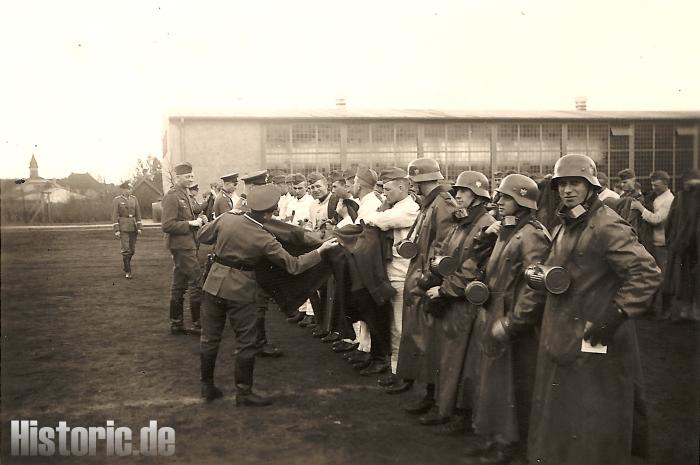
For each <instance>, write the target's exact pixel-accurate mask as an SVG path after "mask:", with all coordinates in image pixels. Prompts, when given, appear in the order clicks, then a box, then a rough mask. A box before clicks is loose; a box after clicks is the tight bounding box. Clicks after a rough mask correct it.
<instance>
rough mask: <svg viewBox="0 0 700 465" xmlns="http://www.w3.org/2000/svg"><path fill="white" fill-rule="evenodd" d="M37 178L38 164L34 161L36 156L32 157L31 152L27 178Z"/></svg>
mask: <svg viewBox="0 0 700 465" xmlns="http://www.w3.org/2000/svg"><path fill="white" fill-rule="evenodd" d="M38 178H39V164H38V163H37V162H36V158H34V154H32V160H31V161H30V162H29V179H38Z"/></svg>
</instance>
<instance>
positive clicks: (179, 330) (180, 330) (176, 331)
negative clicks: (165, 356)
mask: <svg viewBox="0 0 700 465" xmlns="http://www.w3.org/2000/svg"><path fill="white" fill-rule="evenodd" d="M170 334H173V335H175V336H181V335H184V334H188V333H187V330H186V329H185V327H184V326H182V325H176V326H171V327H170Z"/></svg>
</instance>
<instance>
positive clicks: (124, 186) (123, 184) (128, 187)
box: [119, 181, 131, 189]
mask: <svg viewBox="0 0 700 465" xmlns="http://www.w3.org/2000/svg"><path fill="white" fill-rule="evenodd" d="M119 188H120V189H131V184H130V183H129V181H124V182H123V183H121V184H119Z"/></svg>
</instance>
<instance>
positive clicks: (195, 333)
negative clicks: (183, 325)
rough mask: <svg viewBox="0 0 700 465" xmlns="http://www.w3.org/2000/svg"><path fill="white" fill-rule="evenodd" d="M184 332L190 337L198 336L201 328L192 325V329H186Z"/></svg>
mask: <svg viewBox="0 0 700 465" xmlns="http://www.w3.org/2000/svg"><path fill="white" fill-rule="evenodd" d="M186 331H187V334H189V335H191V336H200V335H201V334H202V327H201V326H195V325H192V327H191V328H189V329H187V330H186Z"/></svg>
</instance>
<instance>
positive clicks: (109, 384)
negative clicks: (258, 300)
mask: <svg viewBox="0 0 700 465" xmlns="http://www.w3.org/2000/svg"><path fill="white" fill-rule="evenodd" d="M120 267H121V257H120V255H119V244H118V241H116V240H115V239H114V238H113V236H112V234H111V232H110V231H108V230H62V231H45V230H34V231H3V234H2V463H3V464H13V463H23V464H35V463H80V464H82V463H121V464H130V463H182V464H201V465H206V464H258V463H260V464H262V463H264V464H272V465H277V464H279V465H294V464H307V465H315V464H353V465H361V464H367V465H380V464H407V465H413V464H415V465H418V464H426V465H428V464H445V465H452V464H469V463H478V462H474V460H473V459H471V460H472V462H470V461H469V459H467V458H466V457H464V455H463V454H462V453H461V452H462V448H463V447H464V445H465V444H467V442H468V439H464V438H444V437H440V436H438V435H435V434H433V433H431V432H430V429H429V428H427V427H423V426H420V425H418V424H417V422H416V421H415V419H414V418H412V417H409V416H408V415H406V414H404V413H403V412H402V410H401V405H402V404H403V403H405V402H407V401H408V400H411V399H412V398H413V396H417V395H418V393H415V392H414V393H412V394H410V393H409V394H403V395H400V396H387V395H385V394H383V393H382V392H381V391H380V390H379V388H378V387H377V384H376V379H374V378H364V377H361V376H358V375H357V374H356V373H355V372H354V371H353V370H352V368H350V367H349V366H348V365H347V364H345V363H344V362H343V361H342V360H340V359H339V357H338V356H337V355H336V354H333V353H332V352H331V351H330V350H328V346H326V345H324V344H322V343H320V342H319V341H318V340H317V339H313V338H312V337H311V336H310V335H309V334H308V332H307V331H305V330H302V329H300V328H297V327H296V326H292V325H289V324H287V323H286V322H285V321H284V317H283V315H282V314H281V313H279V312H277V311H271V312H269V313H268V320H269V322H268V327H269V329H268V332H269V333H270V336H271V339H272V341H273V342H275V343H276V344H277V345H278V346H279V347H280V348H282V349H283V350H284V351H285V356H284V357H282V358H280V359H258V362H257V366H256V387H257V389H258V390H259V391H261V393H264V394H269V395H273V396H275V398H276V403H275V405H274V406H273V407H269V408H266V409H251V408H236V407H235V405H234V402H233V397H232V393H233V390H232V387H233V354H232V351H233V333H232V332H231V331H230V330H227V333H226V334H225V339H224V344H223V347H222V350H221V352H220V356H219V363H218V365H217V384H218V385H219V386H220V387H221V388H222V389H223V390H224V391H225V394H226V397H225V398H224V399H223V400H221V401H216V402H214V403H211V404H203V403H201V402H200V400H199V398H198V395H199V378H198V377H199V356H198V339H197V338H195V337H192V336H171V335H170V334H169V332H168V317H167V314H168V311H167V307H168V299H169V285H170V276H171V261H170V256H169V254H168V252H167V250H166V249H165V248H164V244H163V238H162V233H161V232H160V231H159V230H158V229H147V230H146V231H145V232H144V234H143V236H142V237H141V238H140V239H139V241H138V244H137V255H136V257H135V258H134V261H133V268H134V276H135V279H133V280H130V281H128V280H125V279H124V278H123V276H122V273H121V269H120ZM638 331H639V335H640V344H641V350H642V364H643V367H644V370H645V376H646V381H647V396H648V401H649V409H650V412H649V415H650V421H651V441H652V442H651V448H652V450H651V453H652V458H651V460H650V462H649V463H651V464H658V465H681V464H693V465H695V464H697V463H698V406H699V400H698V399H699V397H698V391H699V387H700V383H699V381H700V374H699V371H700V368H699V365H698V361H699V360H700V357H699V355H700V352H699V349H698V345H699V340H698V335H699V334H700V332H699V328H698V326H697V323H688V324H685V325H672V324H670V323H666V322H661V323H660V322H656V321H653V320H646V319H643V320H640V321H639V322H638ZM13 419H27V420H29V419H31V420H38V424H39V426H56V424H57V422H58V421H66V422H67V423H68V425H69V426H104V425H105V422H106V421H107V420H114V421H115V423H116V425H117V426H129V427H131V428H132V429H133V430H135V431H138V429H139V428H140V427H142V426H147V425H148V423H149V420H156V421H157V422H158V425H159V426H169V427H172V428H174V429H175V431H176V451H175V455H173V456H170V457H143V456H131V457H106V456H105V455H104V454H103V453H101V450H100V449H99V448H98V452H97V455H96V456H95V457H60V456H54V457H47V458H41V460H40V458H38V457H11V456H10V446H9V442H10V441H9V438H10V428H9V425H10V421H11V420H13ZM42 460H43V461H42Z"/></svg>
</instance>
